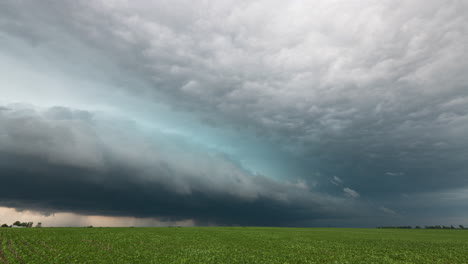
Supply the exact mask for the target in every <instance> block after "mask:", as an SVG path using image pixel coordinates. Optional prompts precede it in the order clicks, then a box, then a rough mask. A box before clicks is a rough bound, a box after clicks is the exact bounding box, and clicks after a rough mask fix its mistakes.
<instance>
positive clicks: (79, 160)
mask: <svg viewBox="0 0 468 264" xmlns="http://www.w3.org/2000/svg"><path fill="white" fill-rule="evenodd" d="M175 6H177V8H175ZM467 14H468V5H467V4H466V3H465V2H463V1H455V0H453V1H445V2H443V3H442V2H440V1H422V0H421V1H419V0H416V1H409V2H408V1H379V2H375V1H342V2H340V1H338V2H333V3H331V2H330V1H314V2H310V3H304V2H296V1H292V2H284V1H262V0H260V1H253V2H252V1H227V0H226V1H217V2H216V3H208V2H204V1H183V0H180V1H173V2H172V4H171V5H167V4H165V3H164V2H161V1H154V2H152V3H147V2H146V1H132V2H128V1H112V2H108V1H85V0H83V1H81V0H80V1H54V0H48V1H45V2H44V1H42V2H40V3H39V2H37V1H13V0H6V1H2V2H1V3H0V38H1V40H3V41H2V42H0V48H2V50H3V53H5V51H7V53H8V54H10V55H11V54H14V55H11V56H13V57H14V58H15V61H25V62H26V64H28V65H29V64H31V65H32V64H34V65H36V66H37V67H38V68H41V69H42V68H44V66H47V67H46V68H47V69H48V70H51V71H52V69H54V70H60V71H61V72H62V74H63V75H67V76H74V78H81V79H86V80H92V81H93V82H97V83H100V84H105V85H101V86H99V85H98V86H99V87H102V90H103V92H102V93H103V94H106V95H107V97H109V98H111V99H109V98H107V97H106V98H103V99H102V101H106V104H110V105H112V106H114V107H117V108H122V109H123V110H122V111H125V110H126V109H127V108H125V107H128V106H127V105H124V104H122V102H121V101H119V102H113V101H112V100H113V99H112V95H113V94H124V96H128V97H131V98H138V99H137V102H138V103H134V104H135V105H136V104H138V106H140V105H141V107H142V108H143V109H145V110H144V111H147V109H150V108H144V106H146V105H152V104H154V103H155V102H158V103H161V104H164V105H167V106H170V107H172V108H174V109H178V110H182V111H185V112H189V113H190V114H191V115H192V118H193V119H194V120H201V121H200V124H202V125H207V126H216V127H217V128H218V129H220V130H223V131H226V133H227V131H229V133H232V131H233V130H232V128H234V131H238V132H239V133H245V134H250V135H256V136H257V137H259V138H261V140H263V142H265V141H267V142H268V143H269V144H270V145H271V146H273V147H272V149H275V148H276V149H277V150H278V152H280V151H282V152H285V153H287V154H286V155H288V159H289V160H300V161H301V162H299V163H298V166H296V167H298V168H297V169H296V171H295V173H297V171H299V172H300V173H299V174H301V175H310V176H309V177H307V178H304V179H302V180H303V181H304V183H305V184H306V185H307V186H314V188H315V190H316V191H318V192H320V193H328V194H329V195H334V196H335V197H341V198H340V199H344V197H347V198H348V200H349V199H351V200H352V199H355V200H367V201H369V202H370V203H371V204H374V206H373V207H374V208H376V210H378V211H379V212H381V213H383V214H385V213H386V214H390V215H393V216H402V217H407V219H410V218H412V217H413V218H414V217H417V215H416V214H413V215H412V214H411V212H414V210H412V208H413V209H414V208H417V207H418V206H421V205H422V204H424V201H427V200H430V199H431V197H432V199H437V197H439V196H440V194H441V193H446V192H451V191H453V192H455V193H457V192H458V191H457V190H459V189H460V188H465V187H466V186H468V178H467V177H466V172H467V171H468V167H467V165H466V161H465V160H466V158H465V157H467V156H468V140H467V136H466V135H467V134H468V89H467V83H468V77H467V75H466V72H467V71H468V63H467V61H468V57H467V56H468V46H467V45H466V44H465V43H467V42H468V38H467V36H468V27H467V25H468V16H467ZM0 55H1V54H0ZM33 62H34V63H33ZM41 73H43V74H44V75H47V72H41ZM109 87H111V88H109ZM0 89H1V88H0ZM3 89H4V90H5V91H8V90H7V89H11V90H12V91H13V89H12V88H3ZM30 89H31V91H32V88H30ZM63 89H64V90H65V91H67V89H69V90H70V91H71V90H72V88H67V87H63ZM80 89H82V91H83V92H82V93H88V94H91V97H92V96H93V95H94V94H93V93H91V92H89V91H88V90H87V88H86V86H85V87H83V88H81V87H80ZM44 90H45V89H44ZM0 91H2V90H0ZM54 95H55V94H54ZM18 97H21V96H18ZM30 97H34V96H30ZM62 97H63V96H62ZM62 97H60V96H58V97H57V101H60V100H62V99H63V98H62ZM28 99H29V98H28ZM25 100H26V99H25ZM26 101H27V100H26ZM97 101H99V100H97ZM31 103H35V102H34V100H32V102H31ZM86 103H88V104H89V105H91V104H98V103H96V100H95V101H93V103H91V101H90V102H86ZM100 103H102V102H100ZM102 104H104V103H102ZM90 107H91V106H90ZM133 107H134V108H136V107H137V106H133ZM2 111H3V113H5V111H6V110H1V111H0V113H1V112H2ZM142 112H143V110H142ZM147 112H149V113H148V114H147V116H150V117H149V118H148V117H147V119H148V120H147V121H148V122H153V121H152V118H151V116H152V114H154V112H152V111H147ZM8 115H9V120H8V121H6V119H5V118H6V117H5V116H4V117H3V118H4V120H3V121H2V122H8V124H9V128H7V129H9V131H7V132H8V133H7V135H8V140H5V141H3V143H2V144H3V145H1V146H2V150H3V151H4V153H5V154H8V155H10V154H15V155H18V156H19V157H23V156H28V155H29V156H33V157H41V158H43V159H45V160H46V161H47V162H48V163H51V164H54V166H56V165H57V166H58V165H61V166H68V167H70V166H71V167H73V166H74V167H78V168H80V169H86V170H90V171H91V172H93V173H94V174H93V173H90V175H91V174H92V175H95V177H94V176H93V177H91V178H105V179H106V177H105V175H107V172H108V171H111V170H110V169H109V167H113V166H114V165H112V166H111V165H109V164H114V163H115V164H118V165H121V166H123V165H122V164H124V165H125V166H124V169H123V170H124V171H125V170H128V168H132V170H136V171H137V172H132V174H136V175H144V177H137V178H138V179H140V180H141V179H144V178H145V177H147V176H148V173H149V171H153V170H156V171H157V173H158V175H159V176H158V177H159V178H160V179H164V180H160V181H157V186H159V185H161V186H162V187H164V188H167V189H168V190H172V191H173V192H174V195H175V194H177V195H175V196H174V197H179V196H181V197H184V195H189V196H190V195H193V196H194V197H195V196H196V197H198V198H199V199H201V200H202V199H207V198H206V197H204V196H203V195H206V194H207V193H216V195H220V194H219V193H227V194H229V195H230V196H229V195H228V196H229V197H231V196H232V197H244V198H245V197H248V199H247V200H249V199H250V200H249V201H252V199H253V200H254V201H257V202H254V203H260V201H263V200H265V199H266V200H268V199H270V201H276V202H275V203H278V204H281V203H280V202H278V200H281V199H279V198H278V197H279V196H281V195H279V196H278V195H276V196H275V194H274V193H276V192H279V193H280V194H284V193H285V192H286V193H287V194H284V195H286V196H288V197H289V196H290V195H292V194H289V192H288V191H286V189H287V188H292V187H291V186H292V185H291V186H289V187H285V186H284V185H280V186H282V187H281V188H280V187H278V186H277V185H275V184H273V183H274V182H275V181H273V180H267V179H268V177H263V178H262V177H260V178H256V176H253V174H252V173H249V172H247V170H246V169H244V168H241V167H242V166H240V165H239V164H242V163H241V162H240V161H239V160H240V159H242V158H241V157H235V158H233V159H232V160H231V161H229V159H227V158H225V157H223V155H222V154H221V153H217V154H216V155H215V154H213V153H209V151H207V150H206V149H202V148H198V147H197V148H194V147H193V146H192V145H191V143H187V142H185V140H180V139H174V138H171V137H172V136H168V135H165V134H161V133H159V134H158V133H156V134H157V137H159V140H157V141H158V143H157V144H156V145H155V146H152V147H148V142H146V141H138V140H137V141H134V140H133V139H132V140H130V141H128V138H135V136H132V135H131V134H132V133H133V132H130V131H133V130H128V128H127V127H126V126H127V125H128V126H130V127H132V126H133V125H132V124H127V125H121V124H120V125H118V126H117V127H116V126H114V125H115V124H113V125H111V124H108V123H106V122H102V120H101V121H99V122H96V121H95V120H94V119H93V116H92V115H90V114H89V113H87V112H79V111H70V110H69V109H67V108H55V109H52V110H50V111H49V113H41V114H40V115H39V116H37V114H36V118H32V117H31V116H26V117H24V116H22V117H18V118H16V117H15V118H14V119H13V121H12V120H11V114H8ZM33 116H34V114H33ZM38 118H39V119H38ZM44 119H45V120H46V121H45V122H42V121H41V122H39V121H37V120H44ZM181 122H183V121H181ZM57 124H59V125H57ZM106 126H110V127H114V129H110V131H109V130H106V128H105V127H106ZM135 126H137V125H135ZM21 127H23V128H24V129H23V128H21ZM26 127H29V129H26ZM20 128H21V129H20ZM32 128H35V129H32ZM17 129H19V131H20V132H18V133H17V132H16V130H17ZM132 129H133V128H132ZM4 130H5V129H4ZM104 130H105V131H107V134H106V136H103V133H104V132H103V131H104ZM127 130H128V131H127ZM12 131H14V133H13V132H12ZM122 131H123V132H122ZM96 133H97V134H96ZM32 138H34V140H31V139H32ZM70 138H74V139H75V143H73V142H70V141H69V139H70ZM162 138H168V140H169V141H170V142H171V143H170V144H169V143H168V144H164V140H162ZM226 141H227V140H226ZM258 141H260V140H258ZM5 142H6V143H5ZM8 142H9V143H8ZM122 142H125V143H122ZM175 142H176V143H175ZM237 143H238V142H225V145H227V146H228V147H229V145H231V146H232V145H236V144H237ZM51 145H52V146H54V147H53V148H51V147H50V146H51ZM129 145H131V146H132V148H129V147H128V146H129ZM253 145H254V146H252V148H255V147H256V145H255V144H253ZM135 146H136V147H135ZM159 148H161V149H163V152H164V155H161V154H160V153H161V149H159ZM72 149H73V150H75V151H73V152H72V151H70V150H72ZM131 149H136V150H135V151H133V152H132V151H131ZM154 149H158V151H154ZM180 149H188V150H190V151H188V152H187V151H180ZM195 149H196V150H195ZM207 153H209V154H207ZM218 154H219V155H218ZM148 157H157V158H153V159H151V158H148ZM200 157H203V158H200ZM233 160H234V161H235V160H237V161H236V162H237V163H236V162H232V161H233ZM284 160H287V159H286V158H285V159H284ZM284 160H283V162H284ZM109 162H110V163H109ZM279 163H280V162H279ZM148 164H151V166H149V165H148ZM154 164H158V165H154ZM275 165H276V164H275ZM195 168H196V169H195ZM191 170H194V171H195V172H191ZM226 171H234V174H229V176H223V177H220V179H221V180H219V181H215V182H213V179H209V177H207V175H213V174H216V175H225V172H226ZM181 175H182V176H181ZM284 177H285V178H287V179H294V178H295V175H285V176H284ZM121 178H125V177H123V176H122V177H121ZM237 178H240V179H241V180H235V179H237ZM253 179H256V180H253ZM258 179H263V180H262V182H261V183H260V182H258V181H259V180H258ZM263 181H265V182H263ZM244 182H245V183H246V184H244ZM292 182H293V181H292ZM103 186H104V185H103ZM138 186H140V185H138ZM231 186H235V187H234V188H231ZM275 186H276V187H275ZM162 187H161V188H162ZM296 187H297V186H296ZM154 188H156V189H158V188H160V187H154ZM164 188H163V190H165V189H164ZM275 188H279V191H272V190H273V189H275ZM282 188H286V189H282ZM226 190H227V191H226ZM275 190H276V189H275ZM178 195H179V196H178ZM431 195H432V196H431ZM292 196H293V197H294V195H292ZM403 196H408V197H419V198H418V199H413V200H412V199H406V198H404V199H402V198H401V197H403ZM222 197H224V196H222ZM232 197H231V198H232ZM353 197H354V198H353ZM423 197H424V198H423ZM457 197H458V198H457V199H459V201H465V200H466V197H463V196H457ZM231 198H230V199H228V198H227V196H226V197H225V199H227V200H226V201H224V200H223V198H219V197H218V196H217V198H216V199H213V201H216V200H223V201H224V202H225V203H226V204H229V203H230V202H233V203H234V201H237V202H238V200H235V199H231ZM174 199H175V198H174ZM297 199H299V198H297ZM425 199H426V200H425ZM299 200H301V199H299ZM305 200H307V199H305ZM239 201H240V200H239ZM301 201H302V200H301ZM187 203H188V202H187ZM302 203H307V202H302ZM302 203H301V202H298V204H302ZM266 204H267V203H266V202H265V203H264V204H263V205H265V206H266V207H265V208H267V207H268V206H267V205H266ZM233 206H234V205H233ZM176 207H177V206H176ZM441 207H442V206H439V207H434V208H433V209H431V207H425V208H426V210H427V212H426V214H431V213H433V214H437V212H441V209H440V208H441ZM253 208H254V207H252V210H254V209H253ZM275 208H278V207H275ZM280 208H281V210H285V212H288V211H287V209H285V208H286V207H284V208H283V207H280ZM287 208H289V207H287ZM278 210H279V209H278ZM405 210H406V211H405ZM186 211H190V210H188V209H187V210H186ZM312 211H314V210H312ZM358 211H359V210H358ZM453 211H455V210H453ZM213 212H217V211H216V210H213ZM278 212H279V211H278ZM405 212H406V214H405ZM218 213H219V215H222V213H221V212H218ZM285 214H287V215H289V214H291V215H295V213H291V212H288V213H285ZM265 215H268V213H265ZM350 218H351V217H350Z"/></svg>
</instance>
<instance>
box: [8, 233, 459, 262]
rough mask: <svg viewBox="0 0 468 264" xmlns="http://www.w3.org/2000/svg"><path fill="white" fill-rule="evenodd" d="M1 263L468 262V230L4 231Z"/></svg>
mask: <svg viewBox="0 0 468 264" xmlns="http://www.w3.org/2000/svg"><path fill="white" fill-rule="evenodd" d="M0 243H1V247H0V249H1V251H0V263H2V264H5V263H8V264H13V263H15V264H16V263H44V264H46V263H47V264H48V263H60V264H67V263H114V264H115V263H249V264H250V263H424V264H428V263H468V230H424V229H421V230H393V229H392V230H390V229H338V228H253V227H232V228H231V227H205V228H199V227H193V228H192V227H190V228H189V227H183V228H176V227H174V228H24V229H13V228H1V229H0Z"/></svg>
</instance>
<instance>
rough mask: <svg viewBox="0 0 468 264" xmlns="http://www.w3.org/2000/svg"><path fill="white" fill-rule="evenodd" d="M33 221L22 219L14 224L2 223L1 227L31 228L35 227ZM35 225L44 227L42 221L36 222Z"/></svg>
mask: <svg viewBox="0 0 468 264" xmlns="http://www.w3.org/2000/svg"><path fill="white" fill-rule="evenodd" d="M33 224H34V223H33V222H20V221H15V222H14V223H13V224H12V225H7V224H3V225H1V227H26V228H30V227H33ZM35 227H42V223H41V222H39V223H37V224H36V226H35Z"/></svg>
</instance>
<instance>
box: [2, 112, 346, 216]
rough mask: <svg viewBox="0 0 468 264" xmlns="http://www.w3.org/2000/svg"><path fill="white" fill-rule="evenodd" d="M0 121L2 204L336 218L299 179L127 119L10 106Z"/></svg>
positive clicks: (338, 202) (331, 204) (331, 203)
mask: <svg viewBox="0 0 468 264" xmlns="http://www.w3.org/2000/svg"><path fill="white" fill-rule="evenodd" d="M0 124H1V129H0V136H1V137H0V150H1V151H0V157H1V158H0V161H1V162H0V171H1V172H2V185H1V187H0V192H1V197H0V202H1V204H3V205H6V206H10V207H16V208H29V209H36V210H50V211H73V212H78V213H83V214H103V215H115V216H128V215H131V216H137V217H160V218H163V219H169V220H185V219H193V220H194V221H195V222H196V223H198V224H245V225H295V224H298V223H302V222H304V221H314V220H316V219H322V218H324V217H337V218H341V217H343V212H342V211H341V210H337V209H338V208H341V207H343V206H344V204H343V203H346V202H345V201H343V200H342V199H339V198H333V197H331V196H328V195H325V194H322V193H318V192H316V191H313V190H309V189H308V187H307V186H306V185H305V184H304V183H301V182H297V183H296V182H283V183H281V182H277V181H273V180H270V179H268V178H266V177H264V176H259V175H251V174H249V173H248V172H247V171H245V170H243V168H242V167H239V166H238V165H237V164H236V163H235V162H233V161H231V160H230V159H229V158H227V157H225V156H223V155H222V154H220V153H209V152H207V151H203V150H200V147H197V146H194V145H191V144H190V143H188V142H187V143H184V139H180V138H175V139H174V138H172V137H173V136H170V135H164V136H163V137H161V138H159V139H158V138H155V137H154V134H153V136H152V138H149V137H148V135H146V136H145V135H144V133H141V132H138V130H136V129H135V128H132V126H131V124H129V123H123V124H124V125H125V127H126V129H125V130H127V131H125V130H124V129H123V127H119V125H122V122H121V121H119V122H117V121H107V122H106V121H105V120H100V119H99V118H98V117H97V116H96V115H93V114H91V113H89V112H85V111H76V110H70V109H67V108H63V107H56V108H52V109H47V110H45V111H38V110H34V109H32V108H29V107H25V106H17V105H16V106H15V105H13V106H9V107H6V108H3V110H2V111H1V112H0ZM153 133H154V132H153ZM160 140H164V141H163V142H161V141H160ZM343 210H344V209H343ZM350 213H351V212H350Z"/></svg>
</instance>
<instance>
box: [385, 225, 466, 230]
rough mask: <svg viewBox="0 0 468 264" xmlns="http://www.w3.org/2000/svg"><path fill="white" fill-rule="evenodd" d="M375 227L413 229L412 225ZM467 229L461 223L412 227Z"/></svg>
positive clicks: (416, 227)
mask: <svg viewBox="0 0 468 264" xmlns="http://www.w3.org/2000/svg"><path fill="white" fill-rule="evenodd" d="M377 228H388V229H413V227H412V226H378V227H377ZM423 228H424V229H468V228H465V226H463V225H458V228H456V227H454V226H453V225H451V226H443V225H434V226H424V227H421V226H415V227H414V229H423Z"/></svg>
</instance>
